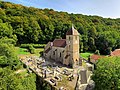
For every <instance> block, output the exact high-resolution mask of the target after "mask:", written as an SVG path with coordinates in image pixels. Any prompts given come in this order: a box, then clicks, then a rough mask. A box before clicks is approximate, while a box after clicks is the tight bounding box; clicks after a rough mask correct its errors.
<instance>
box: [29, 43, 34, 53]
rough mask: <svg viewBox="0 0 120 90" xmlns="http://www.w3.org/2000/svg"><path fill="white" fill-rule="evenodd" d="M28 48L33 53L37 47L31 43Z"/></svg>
mask: <svg viewBox="0 0 120 90" xmlns="http://www.w3.org/2000/svg"><path fill="white" fill-rule="evenodd" d="M28 49H29V51H30V53H31V54H34V53H35V48H34V47H33V46H32V45H29V47H28Z"/></svg>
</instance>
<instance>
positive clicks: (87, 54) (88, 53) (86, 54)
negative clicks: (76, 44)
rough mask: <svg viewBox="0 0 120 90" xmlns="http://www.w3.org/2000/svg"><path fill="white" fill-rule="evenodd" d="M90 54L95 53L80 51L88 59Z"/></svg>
mask: <svg viewBox="0 0 120 90" xmlns="http://www.w3.org/2000/svg"><path fill="white" fill-rule="evenodd" d="M90 55H93V53H91V52H85V53H80V56H81V57H82V58H85V59H88V57H89V56H90Z"/></svg>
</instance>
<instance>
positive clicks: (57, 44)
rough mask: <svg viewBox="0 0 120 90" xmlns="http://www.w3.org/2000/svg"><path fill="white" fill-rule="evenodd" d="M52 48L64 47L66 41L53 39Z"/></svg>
mask: <svg viewBox="0 0 120 90" xmlns="http://www.w3.org/2000/svg"><path fill="white" fill-rule="evenodd" d="M53 46H55V47H65V46H66V39H55V40H54V41H53Z"/></svg>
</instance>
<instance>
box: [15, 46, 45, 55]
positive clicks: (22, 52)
mask: <svg viewBox="0 0 120 90" xmlns="http://www.w3.org/2000/svg"><path fill="white" fill-rule="evenodd" d="M15 49H16V50H17V54H18V55H27V54H30V52H28V50H27V49H26V48H20V47H15ZM43 50H44V48H35V55H37V56H40V52H42V51H43Z"/></svg>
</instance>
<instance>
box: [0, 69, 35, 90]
mask: <svg viewBox="0 0 120 90" xmlns="http://www.w3.org/2000/svg"><path fill="white" fill-rule="evenodd" d="M26 74H27V73H26ZM35 78H36V76H35V74H29V75H27V76H23V75H20V74H16V73H15V71H13V70H11V69H10V68H8V67H6V68H0V90H36V84H35V80H36V79H35Z"/></svg>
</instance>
